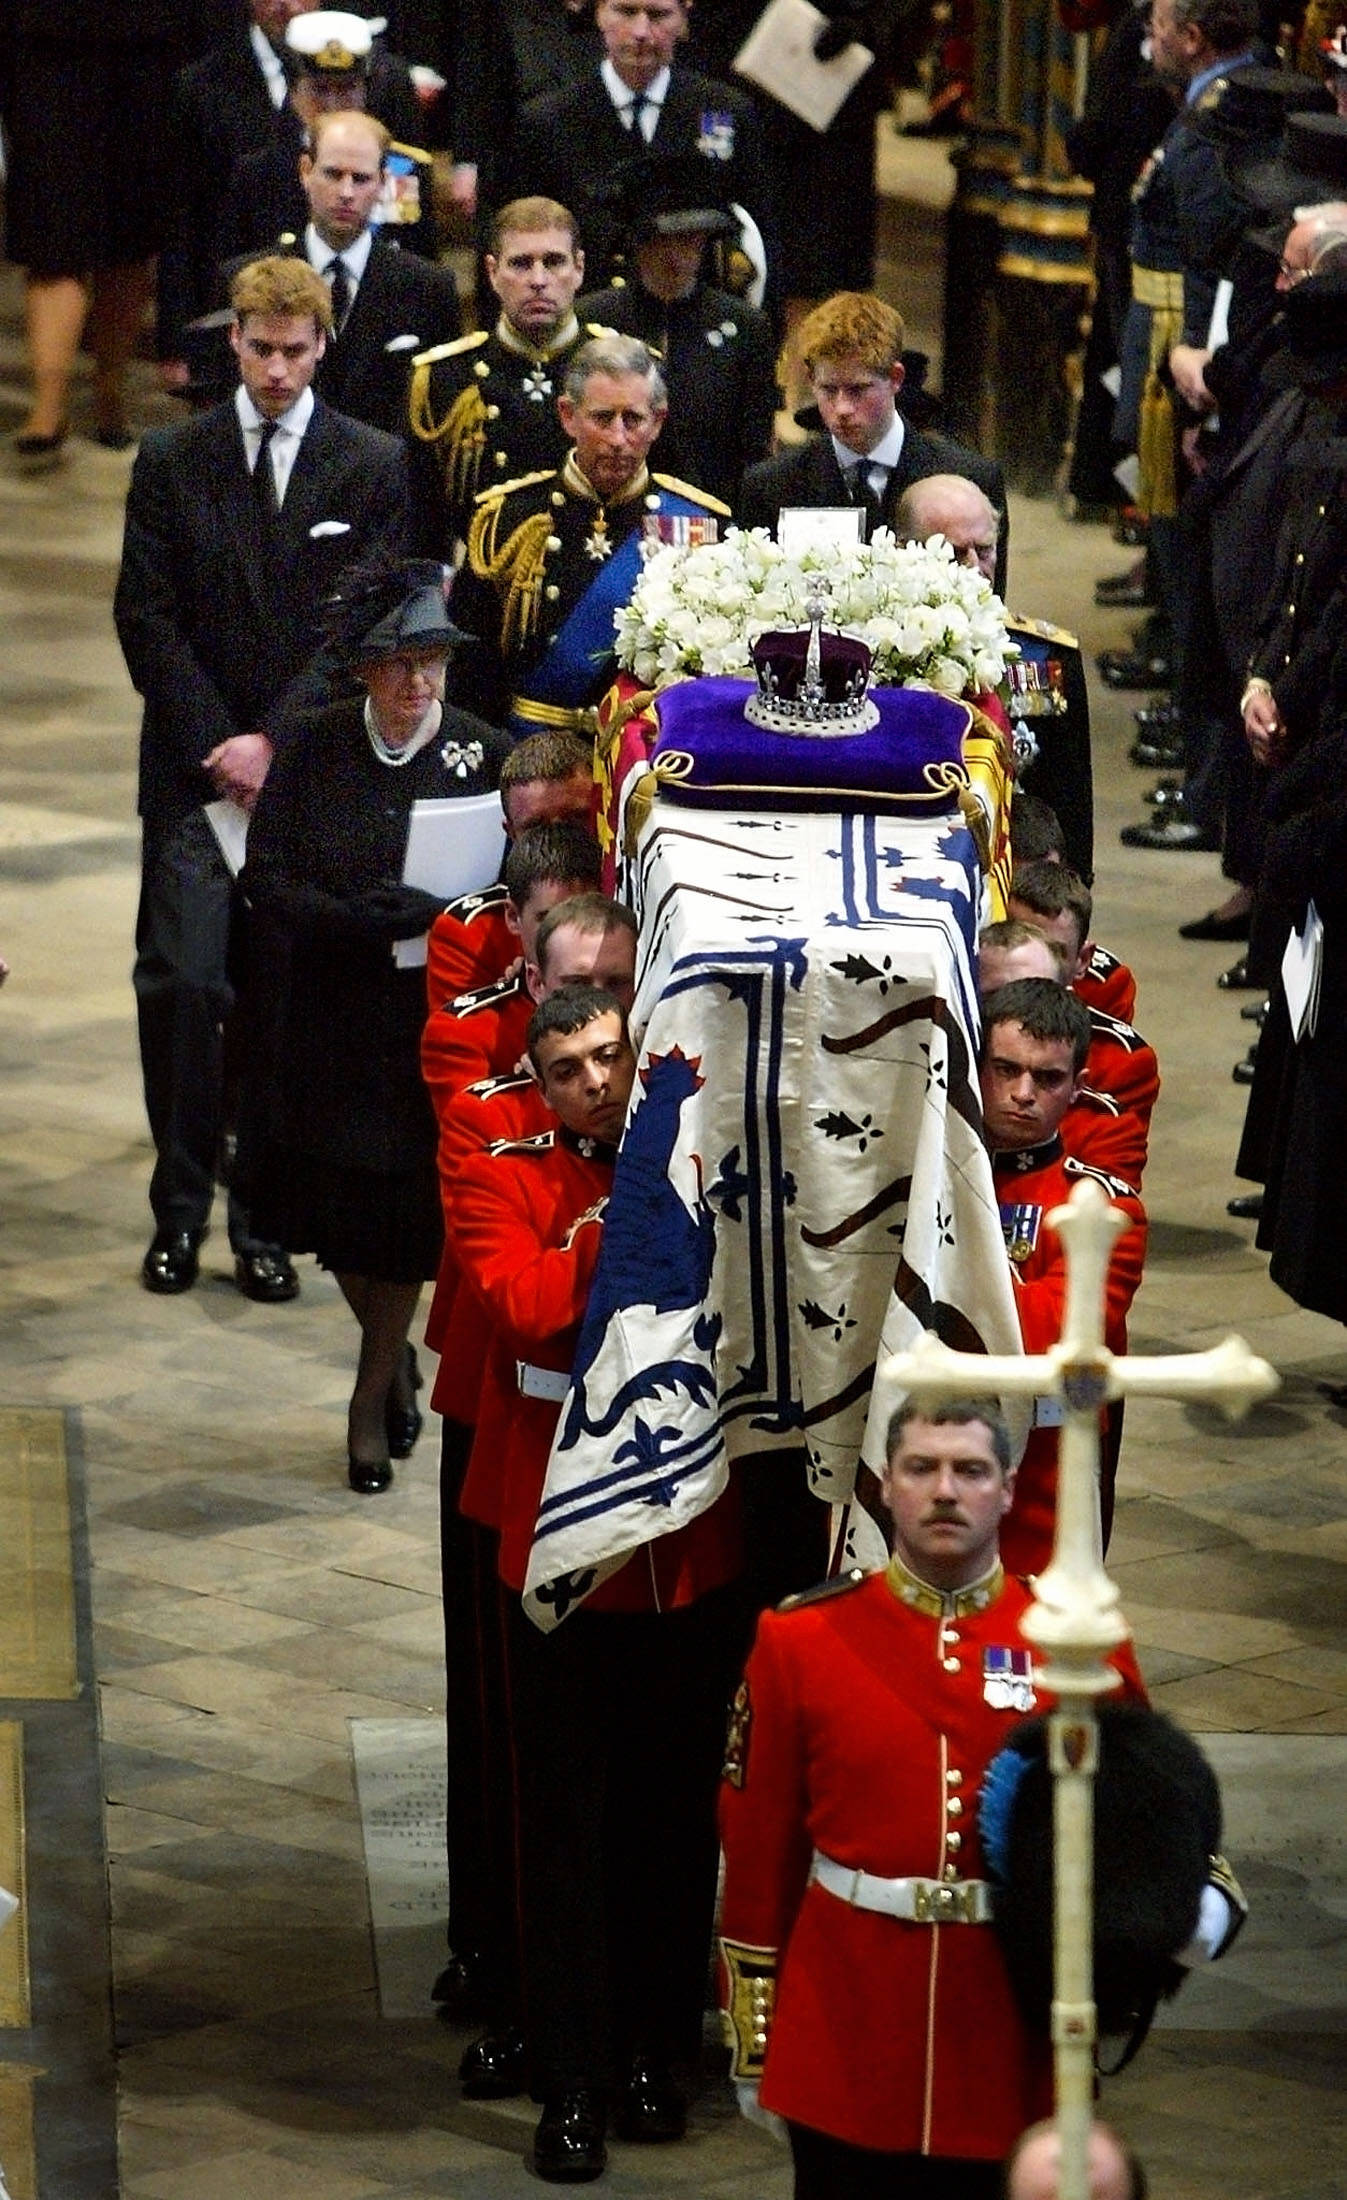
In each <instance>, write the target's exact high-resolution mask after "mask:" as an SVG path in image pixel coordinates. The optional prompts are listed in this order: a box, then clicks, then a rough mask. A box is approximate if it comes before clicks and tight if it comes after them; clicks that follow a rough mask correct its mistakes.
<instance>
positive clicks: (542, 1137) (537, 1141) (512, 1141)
mask: <svg viewBox="0 0 1347 2200" xmlns="http://www.w3.org/2000/svg"><path fill="white" fill-rule="evenodd" d="M556 1142H557V1134H556V1132H555V1131H535V1132H534V1134H533V1136H532V1138H493V1139H492V1141H491V1144H490V1145H489V1146H488V1147H487V1149H486V1150H487V1152H488V1153H489V1154H491V1155H493V1156H495V1155H496V1154H502V1153H551V1151H552V1148H553V1147H554V1146H555V1144H556Z"/></svg>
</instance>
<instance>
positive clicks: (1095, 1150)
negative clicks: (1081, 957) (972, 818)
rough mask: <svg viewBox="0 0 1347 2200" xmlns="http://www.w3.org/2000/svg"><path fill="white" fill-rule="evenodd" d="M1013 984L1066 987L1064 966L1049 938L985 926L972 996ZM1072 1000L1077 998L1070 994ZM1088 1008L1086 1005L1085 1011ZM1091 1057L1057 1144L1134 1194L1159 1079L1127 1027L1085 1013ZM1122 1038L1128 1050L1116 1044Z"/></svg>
mask: <svg viewBox="0 0 1347 2200" xmlns="http://www.w3.org/2000/svg"><path fill="white" fill-rule="evenodd" d="M1017 978H1050V979H1051V980H1052V981H1053V983H1054V984H1056V985H1062V984H1064V983H1065V980H1064V978H1063V974H1062V958H1061V955H1060V953H1059V952H1058V950H1057V948H1056V947H1054V946H1053V944H1052V942H1051V941H1050V940H1049V938H1048V936H1047V934H1046V933H1045V932H1043V931H1041V930H1040V929H1039V927H1038V925H1037V923H1034V924H1028V923H1026V922H1024V921H1022V920H1021V919H1020V918H1019V917H1006V918H1004V919H1003V920H1002V921H1001V923H999V924H989V925H988V926H987V927H986V929H985V930H984V931H983V932H982V933H981V934H980V935H979V938H978V991H979V992H980V993H981V995H982V997H983V999H984V1000H985V999H986V998H987V996H988V995H989V994H992V993H995V992H997V991H998V990H999V988H1000V987H1001V986H1003V985H1012V984H1013V983H1014V982H1015V980H1016V979H1017ZM1072 991H1073V992H1075V993H1076V997H1077V999H1079V998H1080V997H1081V996H1080V994H1079V992H1078V990H1077V989H1076V988H1075V987H1073V988H1072ZM1087 1005H1088V1004H1087ZM1088 1013H1089V1017H1090V1051H1089V1053H1088V1054H1087V1056H1086V1058H1085V1067H1084V1069H1083V1070H1082V1072H1081V1075H1080V1078H1079V1080H1078V1082H1077V1085H1076V1096H1075V1098H1074V1100H1073V1101H1072V1102H1071V1105H1070V1107H1069V1108H1068V1109H1067V1111H1066V1114H1065V1115H1064V1116H1063V1118H1062V1122H1061V1133H1062V1144H1063V1145H1064V1146H1065V1148H1066V1150H1067V1152H1068V1153H1069V1154H1071V1155H1072V1156H1073V1157H1074V1158H1075V1159H1076V1160H1077V1161H1088V1162H1089V1163H1090V1165H1091V1167H1092V1168H1096V1169H1103V1170H1105V1171H1106V1172H1107V1173H1108V1174H1109V1175H1110V1176H1120V1177H1122V1178H1123V1179H1124V1181H1125V1182H1126V1183H1128V1184H1130V1185H1131V1186H1132V1188H1133V1190H1134V1191H1139V1190H1140V1188H1141V1179H1142V1174H1143V1172H1144V1170H1145V1167H1146V1158H1147V1154H1148V1152H1149V1148H1150V1116H1151V1108H1152V1106H1153V1104H1154V1101H1155V1096H1156V1093H1157V1092H1158V1091H1159V1088H1160V1074H1159V1070H1158V1068H1157V1067H1156V1063H1155V1055H1154V1052H1153V1050H1152V1049H1151V1048H1150V1047H1148V1046H1147V1045H1146V1043H1145V1041H1144V1040H1143V1039H1140V1038H1139V1037H1138V1035H1137V1033H1136V1032H1134V1031H1132V1030H1131V1027H1130V1025H1128V1026H1122V1027H1117V1029H1115V1027H1114V1026H1113V1019H1112V1018H1110V1017H1107V1016H1102V1015H1100V1014H1097V1013H1096V1011H1095V1010H1094V1009H1089V1010H1088ZM1118 1030H1124V1031H1126V1033H1127V1035H1128V1037H1129V1038H1130V1039H1131V1040H1132V1041H1133V1042H1134V1044H1133V1045H1132V1046H1130V1047H1129V1046H1128V1045H1127V1044H1126V1043H1124V1041H1123V1040H1122V1039H1121V1038H1120V1037H1119V1036H1118Z"/></svg>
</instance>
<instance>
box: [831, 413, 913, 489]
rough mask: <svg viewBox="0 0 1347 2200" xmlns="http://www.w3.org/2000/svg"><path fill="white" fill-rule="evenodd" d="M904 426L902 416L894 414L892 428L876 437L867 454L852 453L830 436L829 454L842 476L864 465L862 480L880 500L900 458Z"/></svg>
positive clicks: (862, 452)
mask: <svg viewBox="0 0 1347 2200" xmlns="http://www.w3.org/2000/svg"><path fill="white" fill-rule="evenodd" d="M905 425H906V424H905V422H904V420H903V416H902V414H901V413H900V412H896V413H895V414H894V416H893V425H892V426H891V427H890V428H889V429H888V430H887V431H886V433H885V434H884V435H882V436H881V437H880V439H879V441H878V443H876V445H875V447H874V449H873V451H870V452H868V453H867V452H865V451H853V450H851V449H850V448H849V447H848V446H847V445H846V444H845V443H843V442H842V441H841V439H840V437H838V436H834V437H833V439H832V443H833V452H834V454H835V456H836V459H837V463H838V465H839V466H840V467H841V469H842V472H843V474H847V473H849V471H850V469H851V468H852V467H853V466H860V465H864V466H865V468H866V479H867V480H868V482H869V484H870V487H871V489H872V490H873V491H874V493H875V495H876V496H877V497H882V496H883V494H884V491H885V490H886V489H887V488H888V485H889V481H890V478H891V476H892V474H893V470H894V468H895V466H896V465H897V464H898V461H899V459H900V458H901V457H902V455H903V434H904V429H905Z"/></svg>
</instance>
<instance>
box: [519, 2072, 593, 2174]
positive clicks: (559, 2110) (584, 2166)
mask: <svg viewBox="0 0 1347 2200" xmlns="http://www.w3.org/2000/svg"><path fill="white" fill-rule="evenodd" d="M606 2122H607V2119H606V2117H605V2115H604V2107H603V2098H602V2096H601V2095H600V2094H599V2093H596V2092H595V2091H594V2089H593V2087H591V2086H586V2085H581V2086H575V2087H574V2088H573V2089H572V2090H571V2092H569V2093H559V2094H556V2095H554V2096H553V2097H552V2098H551V2099H550V2100H549V2101H547V2102H546V2103H545V2105H544V2108H543V2112H542V2115H541V2116H540V2117H539V2119H538V2128H537V2130H536V2131H535V2132H534V2134H533V2167H534V2169H535V2170H536V2171H537V2173H538V2175H539V2176H540V2177H541V2178H543V2179H544V2180H545V2181H546V2182H547V2183H548V2184H549V2185H588V2184H592V2183H593V2181H594V2179H595V2178H596V2177H602V2175H603V2172H604V2169H605V2168H606V2166H607V2162H608V2149H607V2147H606V2146H605V2145H604V2131H605V2127H606Z"/></svg>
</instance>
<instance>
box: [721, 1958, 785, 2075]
mask: <svg viewBox="0 0 1347 2200" xmlns="http://www.w3.org/2000/svg"><path fill="white" fill-rule="evenodd" d="M720 1953H721V1955H722V1956H723V1958H724V1961H725V1969H726V1971H727V1972H728V1974H729V1984H730V1992H729V2001H728V2004H727V2006H726V2009H725V2033H726V2038H727V2040H728V2042H729V2046H730V2049H731V2057H730V2076H731V2077H732V2078H738V2079H742V2080H746V2081H747V2082H748V2083H749V2084H756V2083H757V2081H758V2079H759V2078H760V2077H761V2076H762V2066H763V2064H764V2062H765V2061H766V2059H767V2040H768V2035H769V2034H770V2032H771V2029H772V2012H773V2010H774V2009H775V2007H776V1957H777V1952H776V1949H775V1948H753V1947H750V1946H749V1945H748V1943H747V1942H745V1941H742V1940H722V1941H721V1943H720Z"/></svg>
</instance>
